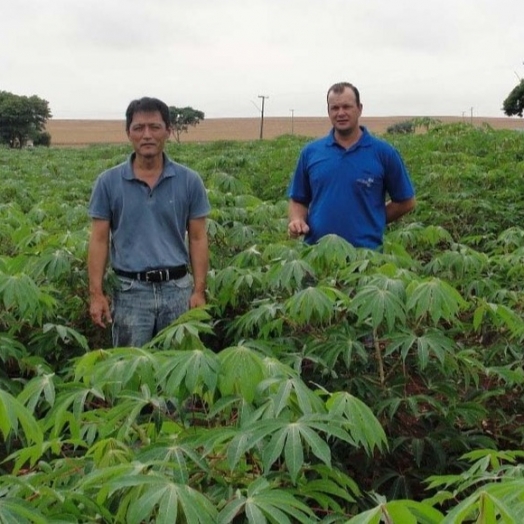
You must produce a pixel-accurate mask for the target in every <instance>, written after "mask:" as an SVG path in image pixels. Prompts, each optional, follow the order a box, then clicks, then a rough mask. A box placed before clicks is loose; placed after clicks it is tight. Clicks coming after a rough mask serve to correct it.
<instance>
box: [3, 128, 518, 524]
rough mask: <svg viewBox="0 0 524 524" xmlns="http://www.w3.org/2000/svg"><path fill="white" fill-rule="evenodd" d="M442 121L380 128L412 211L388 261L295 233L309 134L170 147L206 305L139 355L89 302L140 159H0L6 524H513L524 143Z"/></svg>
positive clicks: (113, 152) (113, 151)
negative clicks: (109, 176)
mask: <svg viewBox="0 0 524 524" xmlns="http://www.w3.org/2000/svg"><path fill="white" fill-rule="evenodd" d="M433 124H434V123H432V125H431V126H430V127H429V128H428V130H427V132H426V133H424V134H407V135H391V136H388V140H390V141H392V143H393V144H394V145H395V146H396V147H398V148H399V150H400V151H401V153H402V155H403V157H404V158H405V160H406V163H407V165H408V168H409V170H410V172H411V173H412V176H413V179H414V182H415V185H416V188H417V197H418V207H417V209H416V211H415V212H414V213H413V214H411V215H409V216H408V217H406V218H405V219H404V220H403V221H402V223H400V224H397V225H395V226H394V227H392V228H391V229H390V230H389V232H388V234H387V239H386V244H385V249H384V252H383V253H376V252H371V251H368V250H363V249H354V248H352V247H351V246H350V245H348V244H347V243H345V242H343V241H342V240H341V239H339V238H337V237H326V238H325V239H324V240H323V241H321V242H320V243H319V244H318V245H317V246H313V247H305V246H303V245H302V244H301V243H300V242H299V241H293V240H290V239H288V238H287V237H286V223H287V220H286V207H287V204H286V198H285V192H286V187H287V184H288V181H289V179H290V175H291V172H292V170H293V167H294V164H295V161H296V159H297V156H298V152H299V150H300V148H301V147H302V146H303V145H304V143H305V142H306V139H305V138H300V137H292V136H284V137H281V138H279V139H277V140H273V141H256V142H242V143H236V142H215V143H208V144H189V143H188V144H182V145H176V144H171V145H170V149H169V154H170V155H171V156H172V157H173V158H175V159H176V160H178V161H180V162H182V163H185V164H188V165H190V166H191V167H193V168H195V169H196V170H198V171H199V172H200V173H201V174H202V176H203V178H204V179H205V182H206V186H207V187H208V188H209V196H210V200H211V202H212V205H213V211H212V215H211V217H210V221H209V235H210V239H211V251H212V264H211V266H212V270H211V272H210V277H209V306H208V307H207V309H206V310H198V311H196V310H195V311H192V312H189V313H188V314H187V315H185V316H184V317H183V318H181V319H180V320H179V321H177V322H176V323H175V324H173V325H172V326H171V327H170V328H168V329H167V330H165V331H164V332H163V333H161V334H160V335H159V336H158V337H157V338H156V339H155V340H154V341H152V343H151V344H150V345H149V346H148V347H144V348H117V349H110V338H109V333H107V332H101V331H98V330H95V329H94V328H93V327H92V326H91V324H90V321H89V318H88V311H87V309H88V308H87V296H86V290H87V284H86V268H85V256H86V243H87V238H88V226H89V223H88V218H87V213H86V204H87V200H88V198H89V194H90V190H91V187H92V183H93V181H94V178H95V176H96V175H97V174H98V173H99V172H100V171H102V170H104V169H106V168H108V167H111V166H113V165H114V164H116V163H118V162H121V161H123V160H124V159H125V157H126V155H127V153H128V148H127V147H123V146H122V147H120V146H111V147H103V146H98V147H89V148H85V149H44V148H35V149H32V150H23V151H12V150H9V149H7V148H6V149H0V177H1V189H2V191H0V223H1V224H2V226H1V227H0V301H1V303H2V307H1V308H0V361H1V362H2V366H1V368H0V459H1V464H0V468H1V470H0V472H1V473H2V476H1V477H0V522H17V523H24V522H54V523H58V522H68V523H71V522H77V523H80V522H82V523H87V522H89V523H91V522H104V523H106V522H107V523H131V524H133V523H137V524H138V523H144V522H146V523H149V522H157V523H162V522H166V523H167V522H169V523H173V522H187V523H193V522H194V523H198V522H221V523H228V522H232V523H242V522H249V523H263V522H272V523H285V522H324V523H341V522H344V523H345V522H348V523H353V524H354V523H378V522H388V523H391V522H394V523H402V524H404V523H407V524H409V523H412V522H413V523H416V522H420V523H436V522H446V523H451V522H453V523H455V522H456V523H460V522H485V523H487V522H517V523H518V522H522V521H523V515H524V479H523V476H522V456H523V452H522V443H523V433H522V421H523V420H522V417H523V398H522V385H523V381H524V376H523V373H524V372H523V368H522V342H523V339H524V323H523V321H522V307H523V304H524V300H523V299H524V296H523V293H522V285H521V283H522V276H523V271H524V270H523V267H524V265H523V263H522V262H523V257H524V229H523V228H522V227H521V224H522V223H523V218H524V216H523V215H524V205H523V202H522V198H523V195H524V188H523V180H524V135H523V134H521V133H517V132H514V131H494V130H492V129H490V128H489V127H487V126H484V127H482V128H473V127H471V126H469V125H466V124H454V125H446V126H441V125H436V124H435V125H433ZM137 219H139V217H137ZM107 286H108V288H109V287H110V286H111V276H110V275H109V276H108V280H107ZM371 332H373V333H374V334H375V343H374V344H372V345H371V347H369V344H368V341H369V338H370V337H369V336H368V335H369V334H370V333H371Z"/></svg>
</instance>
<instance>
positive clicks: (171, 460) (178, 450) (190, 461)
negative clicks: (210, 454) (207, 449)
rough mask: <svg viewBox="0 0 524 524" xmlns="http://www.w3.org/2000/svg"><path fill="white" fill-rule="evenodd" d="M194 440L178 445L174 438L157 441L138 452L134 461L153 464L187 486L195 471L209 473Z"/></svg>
mask: <svg viewBox="0 0 524 524" xmlns="http://www.w3.org/2000/svg"><path fill="white" fill-rule="evenodd" d="M196 448H197V446H196V445H195V443H194V439H193V438H191V440H190V441H187V442H185V443H179V442H178V441H177V438H176V437H173V438H169V439H163V440H157V441H156V442H155V443H153V444H152V445H151V446H150V447H148V448H146V449H144V450H143V451H141V452H139V453H138V454H137V456H136V459H137V460H138V461H140V462H143V463H151V464H155V466H156V467H158V468H160V469H165V470H166V471H169V472H170V473H171V474H172V475H173V478H174V480H175V481H176V482H178V483H180V484H189V479H190V475H191V474H194V472H195V470H196V471H205V472H206V473H207V472H208V471H209V466H208V465H207V463H206V461H205V460H204V459H203V457H202V449H196Z"/></svg>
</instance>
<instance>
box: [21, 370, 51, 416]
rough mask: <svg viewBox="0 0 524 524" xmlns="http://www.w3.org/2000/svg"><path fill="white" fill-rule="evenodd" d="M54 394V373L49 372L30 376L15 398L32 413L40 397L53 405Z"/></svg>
mask: <svg viewBox="0 0 524 524" xmlns="http://www.w3.org/2000/svg"><path fill="white" fill-rule="evenodd" d="M55 396H56V391H55V374H54V373H50V374H44V375H40V376H37V377H34V378H32V379H31V380H30V381H29V382H28V383H27V384H26V385H25V386H24V389H23V390H22V391H21V392H20V393H19V395H18V397H17V398H18V400H19V401H20V402H22V404H24V405H25V406H26V407H27V408H28V409H29V411H30V412H31V413H34V412H35V408H36V405H37V404H38V402H39V401H40V400H41V399H42V398H43V399H45V401H46V402H47V404H48V405H49V406H53V405H54V403H55Z"/></svg>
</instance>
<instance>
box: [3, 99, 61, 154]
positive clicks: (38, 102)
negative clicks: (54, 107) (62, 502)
mask: <svg viewBox="0 0 524 524" xmlns="http://www.w3.org/2000/svg"><path fill="white" fill-rule="evenodd" d="M50 117H51V111H50V109H49V102H47V100H43V99H42V98H39V97H38V96H36V95H33V96H30V97H27V96H19V95H15V94H13V93H8V92H7V91H0V143H2V144H8V145H9V147H18V148H21V147H23V146H24V145H25V144H26V142H27V141H28V140H34V139H35V138H37V139H38V137H39V136H40V134H41V133H42V132H43V131H44V128H45V124H46V122H47V119H48V118H50Z"/></svg>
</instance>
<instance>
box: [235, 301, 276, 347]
mask: <svg viewBox="0 0 524 524" xmlns="http://www.w3.org/2000/svg"><path fill="white" fill-rule="evenodd" d="M282 309H283V308H282V304H280V303H278V302H275V301H274V300H272V299H269V298H265V299H262V300H255V301H253V302H252V306H251V307H250V309H249V310H248V311H247V312H246V313H244V314H243V315H241V316H239V317H238V318H236V319H235V320H234V321H233V322H232V323H231V326H230V331H232V332H236V333H238V334H239V335H241V336H242V335H243V336H248V335H252V334H254V333H257V332H259V333H260V334H261V335H262V336H263V337H264V338H269V337H270V335H271V334H273V333H276V334H278V335H280V334H281V333H282V327H283V323H284V320H283V319H282V318H279V315H280V313H281V312H282Z"/></svg>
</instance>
